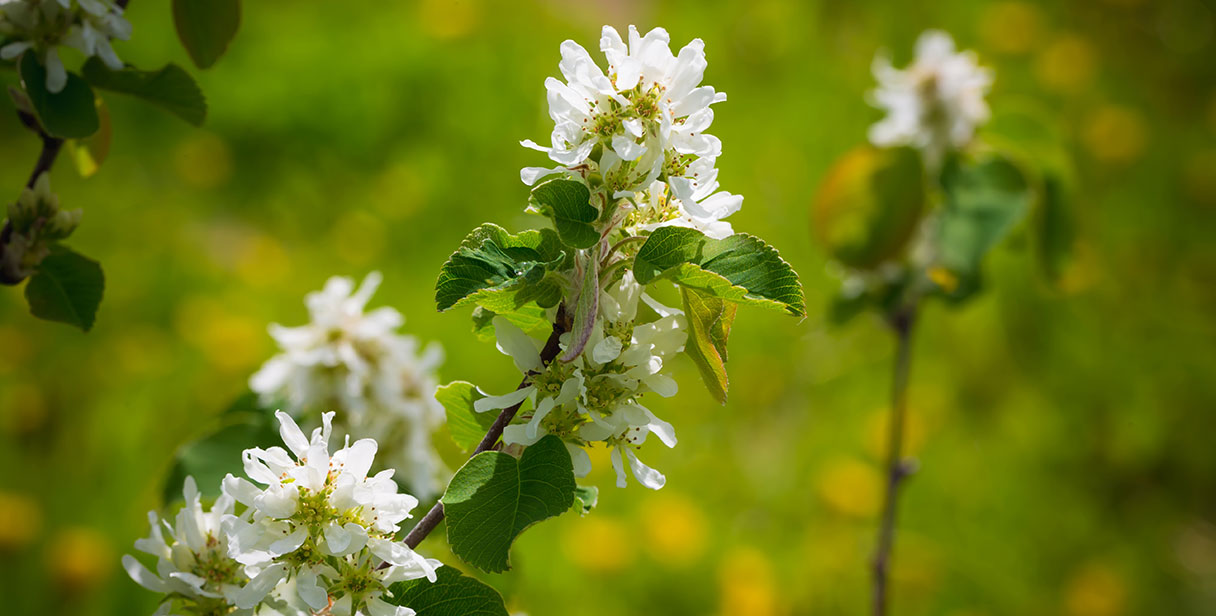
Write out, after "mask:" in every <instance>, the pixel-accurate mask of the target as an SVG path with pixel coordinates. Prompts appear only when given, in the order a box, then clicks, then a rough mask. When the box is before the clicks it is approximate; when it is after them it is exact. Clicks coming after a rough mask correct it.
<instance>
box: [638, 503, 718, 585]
mask: <svg viewBox="0 0 1216 616" xmlns="http://www.w3.org/2000/svg"><path fill="white" fill-rule="evenodd" d="M639 514H640V518H641V520H643V523H642V524H641V526H642V528H643V532H644V533H645V535H646V549H647V551H648V552H649V553H650V556H651V557H652V558H654V559H655V560H657V561H659V562H661V563H663V564H665V565H668V566H672V567H679V566H684V565H688V564H690V563H692V562H694V561H696V560H697V559H698V558H700V557H701V555H702V554H704V553H705V530H706V526H707V522H706V519H705V514H703V513H701V510H700V509H699V508H697V506H696V504H695V503H693V502H692V501H691V500H689V498H688V497H687V496H684V495H683V494H680V493H679V492H675V491H672V490H671V489H670V488H668V489H666V490H663V491H661V492H656V493H654V494H651V495H648V496H647V497H646V500H644V501H643V502H642V504H641V506H640V508H639Z"/></svg>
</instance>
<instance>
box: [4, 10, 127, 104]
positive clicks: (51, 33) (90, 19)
mask: <svg viewBox="0 0 1216 616" xmlns="http://www.w3.org/2000/svg"><path fill="white" fill-rule="evenodd" d="M122 14H123V10H122V8H121V7H119V6H118V5H117V4H115V3H113V2H111V1H110V0H76V2H75V3H73V2H72V1H71V0H11V1H9V2H5V3H3V4H0V35H4V36H5V37H7V39H8V44H6V45H5V46H4V47H0V59H4V60H12V59H15V58H17V57H18V56H20V55H21V54H22V53H24V52H25V51H26V50H29V49H33V50H34V52H35V53H38V54H40V61H41V62H42V65H43V66H44V67H46V89H47V91H49V92H52V93H56V92H60V91H62V90H63V88H64V86H65V85H67V79H68V75H67V71H66V69H64V66H63V61H62V60H61V59H60V57H59V50H58V47H59V46H62V45H66V46H68V47H72V48H74V49H76V50H78V51H80V52H81V53H83V54H84V55H85V56H86V57H89V56H96V57H98V58H100V59H101V61H102V62H104V63H105V64H106V66H107V67H109V68H110V69H111V70H116V71H117V70H122V68H123V66H124V65H123V62H122V60H120V59H119V58H118V55H117V54H116V53H114V48H113V47H112V46H111V45H110V41H111V40H113V39H119V40H123V41H125V40H127V39H129V38H131V24H130V22H128V21H127V20H126V18H124V17H123V16H122Z"/></svg>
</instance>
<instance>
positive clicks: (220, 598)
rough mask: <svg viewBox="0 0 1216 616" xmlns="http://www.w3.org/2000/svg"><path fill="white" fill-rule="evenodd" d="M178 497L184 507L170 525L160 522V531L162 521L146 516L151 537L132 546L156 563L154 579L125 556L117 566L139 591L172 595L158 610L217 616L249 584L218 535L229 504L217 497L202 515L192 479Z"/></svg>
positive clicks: (224, 497)
mask: <svg viewBox="0 0 1216 616" xmlns="http://www.w3.org/2000/svg"><path fill="white" fill-rule="evenodd" d="M183 494H184V496H185V499H186V500H185V506H184V507H183V508H182V509H181V511H179V512H178V514H177V518H176V520H175V523H174V524H173V525H172V526H170V525H169V522H168V520H164V521H163V528H162V520H160V519H159V517H158V516H157V515H156V513H155V512H152V511H149V512H148V522H149V523H150V524H151V526H152V530H151V533H150V534H149V535H148V537H146V538H144V539H140V540H138V541H136V542H135V549H137V550H139V551H141V552H144V553H147V554H151V555H152V556H155V557H156V573H152V572H151V571H149V570H148V569H147V567H145V566H144V565H143V564H141V563H140V562H139V561H138V560H136V559H135V557H134V556H131V555H126V556H123V558H122V565H123V568H124V569H126V570H127V574H128V575H130V576H131V579H132V580H135V582H136V583H138V584H139V585H140V586H143V587H144V588H147V589H148V590H152V591H155V592H159V593H165V594H169V595H172V597H171V598H170V599H168V600H167V601H166V603H165V604H163V606H162V609H164V610H168V609H172V610H174V611H175V612H176V611H179V610H182V611H186V612H189V613H200V614H201V613H219V612H218V611H212V610H218V608H219V607H221V606H226V605H228V604H229V603H232V602H233V601H234V600H235V597H236V596H237V595H238V594H239V593H240V590H241V586H242V585H244V584H246V583H247V582H248V581H249V579H248V578H247V577H246V575H245V573H244V571H243V570H242V568H241V565H240V564H239V563H237V562H236V561H235V560H233V559H232V558H231V557H229V555H228V539H227V535H226V534H225V533H224V532H223V530H222V521H223V519H224V518H225V517H226V516H230V515H232V512H233V506H234V504H235V501H234V500H233V498H232V497H231V496H228V495H226V494H225V495H221V496H220V497H219V498H218V499H217V500H216V501H215V504H214V505H213V506H212V507H211V510H210V511H204V510H203V506H202V497H201V496H200V495H199V492H198V487H197V486H196V485H195V482H194V478H193V477H187V478H186V484H185V488H184V490H183ZM166 533H167V534H168V539H166V536H165V535H166ZM224 613H227V610H226V609H225V610H224ZM238 613H243V614H248V613H249V612H238Z"/></svg>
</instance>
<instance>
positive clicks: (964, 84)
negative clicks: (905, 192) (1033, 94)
mask: <svg viewBox="0 0 1216 616" xmlns="http://www.w3.org/2000/svg"><path fill="white" fill-rule="evenodd" d="M873 70H874V77H875V78H876V79H877V80H878V88H877V89H875V90H874V91H873V92H871V94H870V96H871V104H873V105H874V106H876V107H879V108H881V109H883V110H885V111H886V112H887V116H886V117H885V118H883V119H882V120H881V121H879V122H878V123H876V124H874V125H873V126H871V127H870V142H871V143H873V144H874V145H877V146H880V147H888V146H897V145H908V146H912V147H915V148H918V149H920V150H921V151H922V152H923V153H924V155H925V159H926V161H927V162H928V163H929V164H930V165H936V164H937V163H938V162H939V161H941V159H942V156H943V155H944V154H945V153H946V152H948V151H950V150H953V149H958V148H961V147H963V146H965V145H967V144H968V143H969V142H970V141H971V139H972V137H973V136H974V134H975V129H976V127H977V126H979V125H980V124H983V123H984V122H986V121H987V120H988V113H989V112H988V104H987V103H986V102H984V96H985V95H986V94H987V93H988V90H989V88H990V87H991V86H992V79H993V75H992V71H990V70H989V69H986V68H983V67H981V66H980V65H979V63H978V61H977V60H976V56H975V54H974V53H973V52H971V51H959V52H956V51H955V49H954V40H953V39H951V38H950V35H949V34H946V33H945V32H941V31H938V30H929V31H927V32H925V33H924V34H921V36H920V38H919V39H918V40H917V42H916V58H915V60H913V62H912V64H911V65H910V66H909V67H907V68H906V69H904V70H899V69H896V68H894V67H893V66H891V60H890V58H888V57H887V56H886V55H885V54H882V53H880V54H879V55H878V56H876V57H875V58H874V67H873Z"/></svg>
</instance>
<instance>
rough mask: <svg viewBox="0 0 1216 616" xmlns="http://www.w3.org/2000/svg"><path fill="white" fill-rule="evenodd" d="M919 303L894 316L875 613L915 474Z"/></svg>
mask: <svg viewBox="0 0 1216 616" xmlns="http://www.w3.org/2000/svg"><path fill="white" fill-rule="evenodd" d="M915 321H916V308H915V304H912V305H911V306H910V307H906V308H903V309H900V310H899V312H897V313H895V315H893V316H892V317H891V320H890V324H891V329H893V330H894V331H895V341H896V342H895V375H894V378H893V379H892V383H891V418H890V425H889V426H888V428H887V486H886V494H885V496H884V497H883V510H882V521H881V523H880V525H879V527H878V547H877V548H876V549H875V552H874V616H885V615H886V613H887V580H888V578H889V576H890V567H891V550H892V548H893V547H894V544H895V510H896V504H897V499H898V497H899V486H900V484H901V483H902V482H903V480H904V478H906V477H907V476H908V475H910V474H912V471H913V470H914V466H913V464H912V462H911V461H909V460H905V459H904V458H903V443H904V420H905V416H906V415H907V413H906V409H907V397H908V395H907V394H908V367H909V366H908V364H909V361H910V355H911V347H912V325H913V324H914V322H915Z"/></svg>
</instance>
